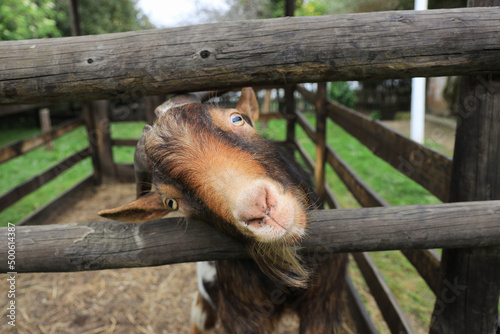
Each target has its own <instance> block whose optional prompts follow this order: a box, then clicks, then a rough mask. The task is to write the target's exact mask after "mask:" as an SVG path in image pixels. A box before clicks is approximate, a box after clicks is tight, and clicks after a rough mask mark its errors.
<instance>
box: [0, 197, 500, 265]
mask: <svg viewBox="0 0 500 334" xmlns="http://www.w3.org/2000/svg"><path fill="white" fill-rule="evenodd" d="M499 214H500V201H490V202H470V203H455V204H435V205H416V206H401V207H388V208H367V209H348V210H344V209H337V210H317V211H313V212H311V213H310V224H311V229H310V231H309V236H308V238H307V239H305V240H304V242H303V247H304V251H305V252H308V253H310V254H313V255H316V254H317V256H318V257H319V258H321V256H322V255H321V254H324V253H329V252H358V251H375V250H389V249H412V248H434V247H481V246H494V245H499V244H500V221H499V219H498V216H499ZM6 232H7V228H0V235H2V237H3V238H6V237H7V236H6ZM6 247H7V244H6V243H1V244H0V252H4V254H6V253H7V249H6ZM246 256H247V254H246V252H245V250H244V249H243V247H242V246H241V244H240V243H238V242H236V241H235V240H233V239H232V238H230V237H227V236H225V235H222V234H220V233H218V232H217V231H215V230H214V229H213V228H211V227H210V226H208V225H206V224H204V223H201V222H196V221H190V222H189V224H186V223H185V222H184V221H183V219H182V218H172V219H161V220H155V221H151V222H147V223H143V224H127V223H119V222H93V223H84V224H61V225H44V226H36V227H35V226H33V227H32V226H20V227H16V260H17V265H16V268H17V270H18V272H34V271H78V270H98V269H106V268H129V267H140V266H154V265H162V264H171V263H179V262H189V261H206V260H219V259H235V258H243V257H246ZM6 269H7V268H6V262H5V263H2V262H0V271H2V272H5V271H6Z"/></svg>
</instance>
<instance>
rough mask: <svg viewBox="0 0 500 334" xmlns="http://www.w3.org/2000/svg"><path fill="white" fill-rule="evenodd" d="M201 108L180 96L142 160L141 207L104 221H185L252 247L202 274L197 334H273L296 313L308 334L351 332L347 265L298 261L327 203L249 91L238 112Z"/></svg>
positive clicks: (202, 266) (340, 260)
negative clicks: (261, 128) (273, 134)
mask: <svg viewBox="0 0 500 334" xmlns="http://www.w3.org/2000/svg"><path fill="white" fill-rule="evenodd" d="M198 100H199V96H196V95H190V96H180V97H176V98H174V99H171V100H169V101H167V102H165V103H164V104H162V105H161V106H159V107H158V108H157V109H156V115H157V120H156V122H155V124H154V125H153V126H152V127H151V126H146V127H145V128H144V131H143V133H142V136H141V139H140V140H139V143H138V145H137V148H136V152H135V156H134V157H135V169H136V177H137V184H138V187H137V195H138V198H137V200H135V201H133V202H132V203H129V204H126V205H124V206H121V207H119V208H115V209H111V210H104V211H101V212H100V214H101V215H102V216H104V217H108V218H112V219H118V220H123V221H129V222H140V221H145V220H150V219H155V218H159V217H162V216H164V215H165V214H167V213H169V212H171V211H179V212H181V213H182V214H184V215H185V216H186V217H188V218H193V219H197V220H202V221H205V222H207V223H208V224H211V225H212V226H214V227H215V228H216V229H218V230H220V231H222V232H224V233H226V234H229V235H231V236H232V237H234V238H236V239H238V240H240V241H241V242H242V243H243V244H244V245H245V246H246V247H247V249H248V250H249V253H250V255H251V257H252V260H245V261H233V260H231V261H217V262H203V263H199V264H198V276H199V277H198V282H199V284H198V286H199V291H198V294H197V296H196V298H195V301H194V303H193V311H192V331H193V333H202V332H204V331H206V330H208V329H210V328H213V327H214V326H215V322H216V319H219V320H220V321H221V324H222V327H223V328H224V329H225V331H226V332H227V333H268V332H271V331H272V330H273V328H274V327H275V324H276V323H277V321H278V320H279V318H280V317H281V315H282V314H283V312H285V311H286V310H292V311H295V312H296V313H297V314H298V316H299V318H300V332H301V333H336V332H349V329H348V328H347V327H346V326H347V325H346V324H347V321H346V320H348V319H347V318H349V316H348V312H347V308H346V307H344V306H343V304H344V299H345V296H344V295H343V291H344V286H345V275H346V265H347V257H346V255H345V254H330V255H324V256H323V255H322V256H321V257H318V256H306V257H304V258H302V257H301V256H300V255H299V254H298V248H299V247H300V240H301V239H302V238H303V237H304V236H305V235H306V233H307V211H308V210H310V209H314V208H317V204H318V198H317V197H316V195H315V194H314V193H313V192H312V191H311V189H310V187H309V186H308V182H306V179H307V178H304V176H303V172H301V170H300V168H299V167H298V166H297V165H296V164H295V163H294V162H293V161H291V160H290V159H289V158H287V157H286V155H285V154H283V153H282V152H281V151H280V150H278V149H277V148H276V147H274V145H272V144H271V143H270V142H268V141H267V140H265V139H264V138H262V137H260V136H259V135H258V134H257V132H256V131H255V129H254V122H255V121H256V120H257V118H258V114H259V112H258V106H257V101H256V98H255V93H254V92H253V90H252V89H251V88H244V89H243V90H242V93H241V97H240V100H239V101H238V104H237V105H236V108H235V109H223V108H218V107H216V106H209V105H204V104H201V103H197V102H196V101H198ZM149 182H152V188H151V189H149Z"/></svg>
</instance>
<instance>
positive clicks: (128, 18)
mask: <svg viewBox="0 0 500 334" xmlns="http://www.w3.org/2000/svg"><path fill="white" fill-rule="evenodd" d="M55 2H56V5H55V10H56V11H58V12H62V13H64V14H65V15H64V19H62V20H58V21H57V27H58V29H59V30H60V31H61V32H62V35H63V36H70V35H71V23H70V20H69V14H68V13H69V9H68V0H55ZM78 10H79V13H80V23H81V28H82V35H97V34H105V33H113V32H123V31H134V30H144V29H153V28H155V26H154V25H153V24H152V23H151V22H150V21H149V18H148V17H147V16H146V15H145V14H144V13H143V12H142V11H141V10H139V9H137V1H136V0H113V1H101V0H80V1H79V4H78Z"/></svg>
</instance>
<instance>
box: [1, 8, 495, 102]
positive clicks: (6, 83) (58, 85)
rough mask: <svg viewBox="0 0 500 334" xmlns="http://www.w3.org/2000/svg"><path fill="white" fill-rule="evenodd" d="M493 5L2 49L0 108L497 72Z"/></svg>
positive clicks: (4, 45)
mask: <svg viewBox="0 0 500 334" xmlns="http://www.w3.org/2000/svg"><path fill="white" fill-rule="evenodd" d="M499 20H500V11H499V10H498V8H488V9H484V8H461V9H452V10H429V11H394V12H376V13H360V14H346V15H336V16H321V17H288V18H278V19H267V20H252V21H241V22H219V23H216V24H206V25H197V26H188V27H180V28H168V29H157V30H146V31H137V32H126V33H116V34H106V35H98V36H80V37H67V38H54V39H39V40H25V41H4V42H1V43H0V54H2V61H1V63H0V104H14V103H39V102H43V101H70V100H72V101H82V100H98V99H120V98H129V97H131V96H138V95H141V96H144V95H160V94H166V93H170V92H179V91H197V90H206V89H224V88H228V87H242V86H248V85H250V86H259V85H273V84H293V83H300V82H320V81H336V80H360V79H374V78H402V77H406V78H408V77H414V76H440V75H459V74H470V73H487V72H488V73H489V72H491V71H500V63H499V62H498V61H497V60H498V59H500V47H499V46H500V34H499V32H500V25H498V24H497V23H498V21H499Z"/></svg>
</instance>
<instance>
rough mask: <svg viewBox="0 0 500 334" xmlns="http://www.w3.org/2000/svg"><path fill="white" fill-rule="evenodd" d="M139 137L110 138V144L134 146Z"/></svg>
mask: <svg viewBox="0 0 500 334" xmlns="http://www.w3.org/2000/svg"><path fill="white" fill-rule="evenodd" d="M138 141H139V139H112V140H111V145H112V146H136V145H137V142H138Z"/></svg>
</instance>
